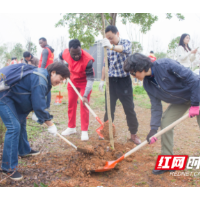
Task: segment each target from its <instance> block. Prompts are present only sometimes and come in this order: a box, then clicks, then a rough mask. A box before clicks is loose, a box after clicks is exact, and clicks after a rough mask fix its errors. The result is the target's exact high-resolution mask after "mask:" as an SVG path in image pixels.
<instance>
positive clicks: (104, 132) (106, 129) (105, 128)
mask: <svg viewBox="0 0 200 200" xmlns="http://www.w3.org/2000/svg"><path fill="white" fill-rule="evenodd" d="M112 128H113V138H114V137H115V132H116V130H115V126H114V124H113V125H112ZM100 132H101V134H102V135H103V136H104V139H105V140H109V139H110V136H109V123H108V121H107V122H105V123H104V124H103V129H102V130H100Z"/></svg>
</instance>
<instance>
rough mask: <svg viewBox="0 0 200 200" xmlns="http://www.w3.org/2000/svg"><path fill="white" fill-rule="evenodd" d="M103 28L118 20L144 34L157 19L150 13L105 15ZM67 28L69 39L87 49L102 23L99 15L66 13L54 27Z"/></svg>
mask: <svg viewBox="0 0 200 200" xmlns="http://www.w3.org/2000/svg"><path fill="white" fill-rule="evenodd" d="M104 15H105V26H107V25H115V24H116V21H117V19H118V17H119V19H120V20H121V21H122V23H123V24H126V23H127V22H130V23H133V24H138V25H140V26H141V32H142V33H146V32H147V31H149V30H150V29H151V26H152V24H153V23H155V22H156V21H157V20H158V17H157V16H155V15H153V14H151V13H105V14H104ZM176 16H177V17H178V19H179V20H183V19H184V16H182V15H181V14H180V13H178V14H176ZM166 18H167V19H171V18H172V14H170V13H167V14H166ZM66 25H68V28H69V38H70V39H73V38H77V39H79V40H80V41H81V43H82V47H83V48H89V47H90V46H92V45H93V44H94V42H95V37H97V36H98V35H99V34H100V33H101V34H102V33H103V32H102V31H104V30H102V22H101V15H100V13H79V14H77V13H66V14H64V15H63V16H62V19H60V20H59V21H58V22H57V23H56V25H55V26H56V27H59V26H66Z"/></svg>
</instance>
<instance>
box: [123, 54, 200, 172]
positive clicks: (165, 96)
mask: <svg viewBox="0 0 200 200" xmlns="http://www.w3.org/2000/svg"><path fill="white" fill-rule="evenodd" d="M124 71H126V72H130V73H131V75H133V76H134V77H135V78H137V79H139V80H140V81H143V86H144V89H145V90H146V91H147V93H148V95H149V98H150V100H151V124H150V125H151V130H150V132H149V134H148V135H147V141H148V142H149V143H150V144H152V143H154V142H155V141H156V140H157V139H156V138H155V137H152V136H153V135H154V134H156V133H157V130H158V128H159V127H161V129H164V128H165V127H167V126H168V125H170V124H171V123H173V122H174V121H176V120H177V119H179V118H180V117H181V116H182V115H184V113H185V112H186V111H187V110H188V109H189V117H194V116H197V122H198V124H199V126H200V116H199V102H200V77H199V76H198V75H196V74H194V73H193V72H192V71H191V70H190V69H188V68H185V67H184V66H183V65H181V64H180V63H178V62H177V61H175V60H171V59H168V58H163V59H159V60H157V61H155V62H153V63H152V62H151V60H150V58H148V57H146V56H144V55H142V54H139V53H135V54H133V55H131V56H130V57H128V58H127V59H126V61H125V64H124ZM161 101H164V102H166V103H170V105H169V107H168V108H167V109H166V111H165V112H164V113H162V104H161ZM151 137H152V138H151ZM149 138H151V141H149ZM161 145H162V147H161V155H173V129H171V130H169V131H167V132H166V133H165V134H163V135H162V136H161ZM167 171H169V170H153V174H162V173H164V172H167Z"/></svg>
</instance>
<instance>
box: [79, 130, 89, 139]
mask: <svg viewBox="0 0 200 200" xmlns="http://www.w3.org/2000/svg"><path fill="white" fill-rule="evenodd" d="M81 140H89V137H88V132H87V131H82V133H81Z"/></svg>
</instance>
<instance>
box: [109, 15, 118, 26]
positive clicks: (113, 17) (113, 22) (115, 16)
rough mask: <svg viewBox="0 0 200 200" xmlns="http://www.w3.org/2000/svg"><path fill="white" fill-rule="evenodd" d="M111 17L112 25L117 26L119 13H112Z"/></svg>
mask: <svg viewBox="0 0 200 200" xmlns="http://www.w3.org/2000/svg"><path fill="white" fill-rule="evenodd" d="M110 16H111V17H112V19H110V25H113V26H115V24H116V19H117V13H110Z"/></svg>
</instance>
